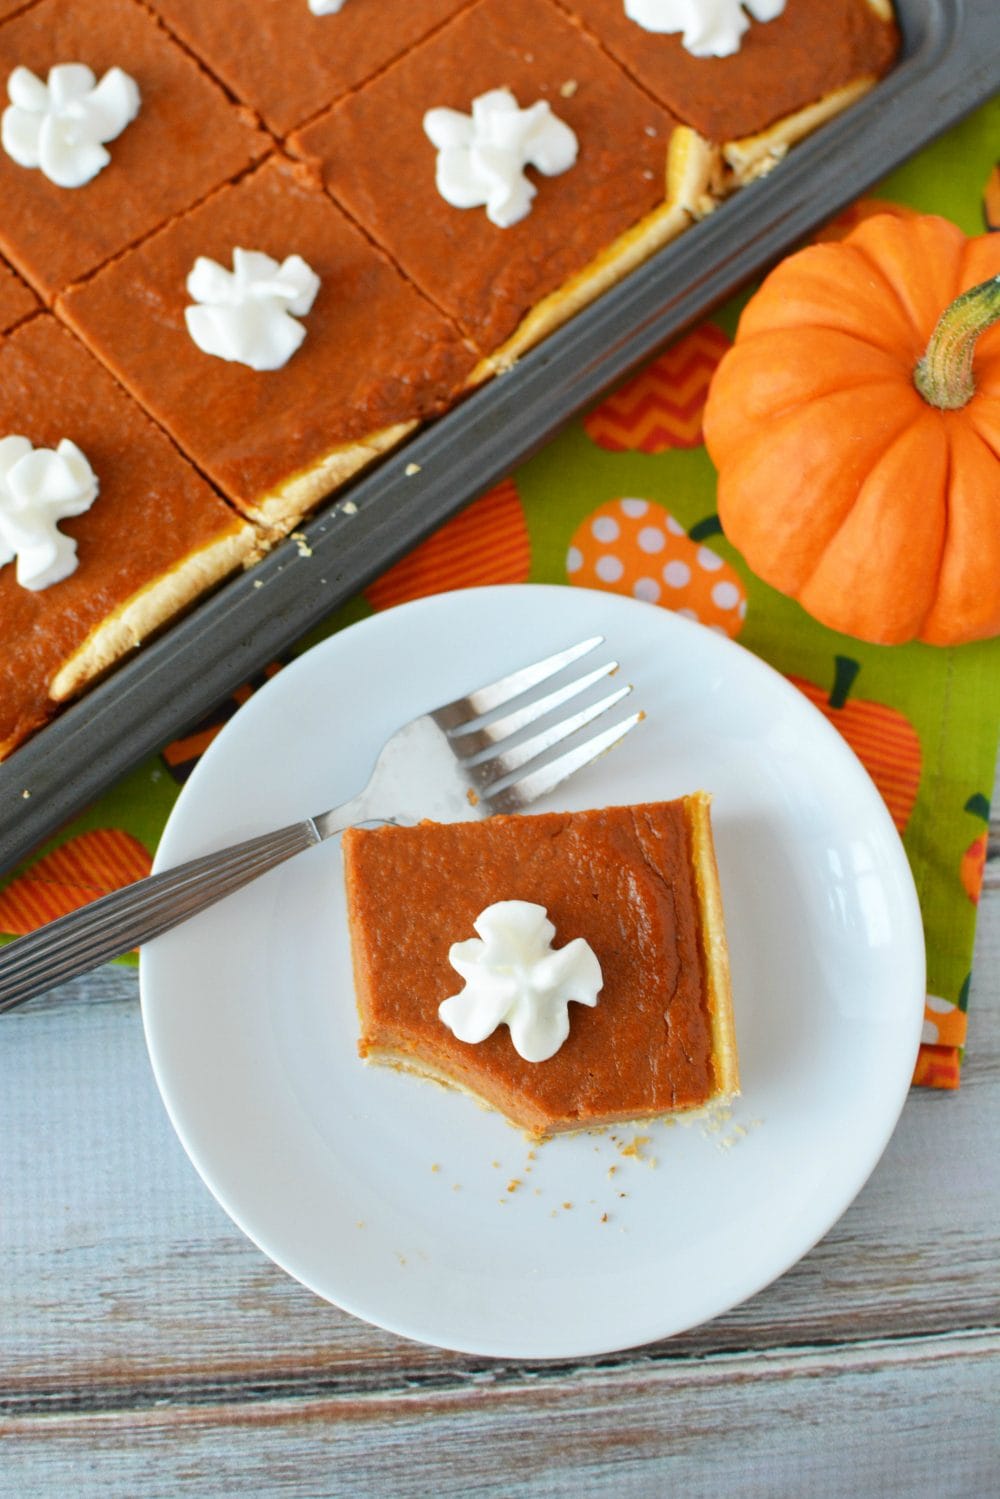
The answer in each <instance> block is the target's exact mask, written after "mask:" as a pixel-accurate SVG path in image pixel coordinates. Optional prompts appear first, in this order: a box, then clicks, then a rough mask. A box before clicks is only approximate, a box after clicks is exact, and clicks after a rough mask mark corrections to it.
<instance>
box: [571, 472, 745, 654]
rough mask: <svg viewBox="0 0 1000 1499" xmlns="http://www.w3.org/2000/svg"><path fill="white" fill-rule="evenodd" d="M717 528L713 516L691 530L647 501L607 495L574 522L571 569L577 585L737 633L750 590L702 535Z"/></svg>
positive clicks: (726, 632)
mask: <svg viewBox="0 0 1000 1499" xmlns="http://www.w3.org/2000/svg"><path fill="white" fill-rule="evenodd" d="M718 530H719V528H718V522H717V520H716V518H715V517H714V516H710V517H708V519H707V520H705V521H702V522H699V524H698V525H696V526H692V528H691V530H690V532H687V531H685V530H684V527H683V526H682V525H681V524H680V523H679V522H678V521H677V520H675V519H674V517H673V516H672V515H671V514H670V513H669V511H667V510H664V509H663V507H662V506H660V505H654V504H653V503H652V502H651V501H650V500H641V499H618V500H610V501H608V503H607V504H605V505H601V506H600V507H599V509H597V510H595V511H593V512H592V513H591V514H590V515H589V516H588V517H587V519H586V520H585V521H584V522H583V524H582V525H581V526H579V527H578V528H577V530H576V532H575V534H574V536H573V539H572V541H571V543H570V547H569V551H568V552H567V555H566V573H567V576H568V578H569V581H570V582H571V583H575V584H576V585H577V587H579V588H600V589H603V590H604V591H605V592H608V593H624V594H628V595H629V596H630V597H631V598H635V599H642V600H643V601H644V602H645V603H647V604H659V605H661V607H663V608H665V609H672V610H673V611H674V612H675V613H677V614H683V615H684V616H685V617H686V618H688V619H695V620H698V621H699V622H700V623H701V624H704V625H708V626H709V627H710V628H711V629H714V630H718V631H719V632H720V633H721V634H723V635H728V636H730V637H734V636H736V635H738V634H739V632H740V630H741V628H742V626H743V621H744V619H745V618H746V612H747V599H746V589H745V588H744V586H743V581H742V579H741V578H740V576H739V574H738V573H737V572H736V571H735V570H734V569H733V568H732V567H730V565H729V563H728V562H726V561H725V559H724V558H722V557H720V556H719V554H718V552H715V551H713V550H712V548H711V547H709V546H706V545H705V544H704V542H703V540H702V538H703V537H704V536H707V535H717V534H718Z"/></svg>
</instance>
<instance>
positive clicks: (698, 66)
mask: <svg viewBox="0 0 1000 1499" xmlns="http://www.w3.org/2000/svg"><path fill="white" fill-rule="evenodd" d="M559 3H560V4H561V5H563V6H565V7H566V9H567V10H569V11H570V12H571V13H572V14H573V15H574V16H576V17H577V18H579V20H580V21H582V22H583V23H584V25H585V26H586V27H587V29H588V30H589V31H590V32H591V33H592V34H593V35H594V36H596V37H597V38H598V39H599V40H600V42H601V43H602V45H603V46H605V47H606V48H607V50H608V51H609V52H610V53H611V54H612V56H614V57H616V58H617V59H618V61H619V62H620V63H622V65H623V66H624V67H625V68H627V69H628V71H629V72H630V73H631V74H632V76H633V77H634V78H636V79H637V80H638V82H639V83H641V84H642V86H643V88H645V89H647V90H648V91H649V93H650V94H652V95H653V97H654V98H655V99H658V100H659V101H660V103H661V104H663V105H664V106H665V107H666V108H667V109H670V110H672V111H673V112H674V114H675V115H677V117H678V119H681V120H683V121H684V122H685V123H686V124H687V125H690V126H692V127H693V128H694V129H695V130H696V131H697V132H698V133H699V135H700V136H701V137H703V138H704V139H705V140H708V141H711V142H713V143H714V144H716V145H717V146H718V147H719V148H720V149H721V152H722V155H723V157H724V159H725V161H726V163H727V165H728V167H729V169H730V171H731V173H732V179H733V180H732V181H731V183H730V185H737V186H738V185H739V184H740V183H741V182H745V181H747V180H749V179H750V178H752V177H754V176H756V175H759V174H760V173H761V172H762V171H764V170H766V169H767V168H768V167H769V166H772V165H773V164H774V162H775V161H776V160H778V159H779V158H780V157H781V156H782V155H783V154H784V153H785V152H786V151H787V150H788V148H789V146H791V145H793V144H794V143H795V142H796V141H798V140H800V139H801V138H802V137H803V136H805V135H808V134H809V133H810V132H811V131H812V130H815V129H816V128H817V127H818V126H819V125H821V124H823V123H824V121H826V120H827V119H829V118H831V117H832V116H833V115H835V114H838V113H839V112H840V111H841V110H842V109H845V108H847V106H848V105H850V104H852V103H853V102H854V101H855V100H856V99H857V98H859V97H860V96H861V95H862V94H863V93H865V92H866V91H867V90H868V89H869V88H871V87H872V85H873V84H874V83H875V82H876V81H877V80H878V79H879V78H880V77H882V75H883V74H884V73H886V72H887V71H888V69H889V68H890V67H891V66H892V63H893V62H894V60H895V57H896V54H897V52H898V50H899V31H898V29H897V27H896V24H895V20H894V17H893V9H892V0H787V3H786V5H785V8H784V11H783V12H782V14H781V15H780V16H777V17H776V18H775V19H774V20H772V21H756V20H751V21H750V26H749V28H748V30H747V31H746V32H745V33H744V35H743V37H742V38H741V40H740V46H739V50H738V51H737V52H735V53H733V54H732V55H730V56H728V57H696V56H694V55H692V53H691V52H689V51H688V50H687V49H686V48H685V46H684V44H683V41H682V39H681V37H680V35H678V34H666V33H657V32H652V31H647V30H646V29H645V28H644V27H642V26H640V25H639V24H638V23H637V22H636V21H633V20H631V19H630V18H629V17H628V16H627V15H626V14H625V7H624V4H623V3H622V0H559Z"/></svg>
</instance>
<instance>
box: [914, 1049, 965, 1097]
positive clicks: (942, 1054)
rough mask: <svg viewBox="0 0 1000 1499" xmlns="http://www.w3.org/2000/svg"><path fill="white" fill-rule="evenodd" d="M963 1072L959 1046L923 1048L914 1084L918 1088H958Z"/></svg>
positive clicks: (918, 1059)
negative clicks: (961, 1072)
mask: <svg viewBox="0 0 1000 1499" xmlns="http://www.w3.org/2000/svg"><path fill="white" fill-rule="evenodd" d="M960 1070H961V1063H960V1055H959V1048H958V1047H957V1046H921V1048H920V1051H919V1053H918V1055H917V1065H916V1067H915V1068H914V1071H913V1082H914V1086H915V1087H917V1088H957V1087H958V1084H959V1075H960Z"/></svg>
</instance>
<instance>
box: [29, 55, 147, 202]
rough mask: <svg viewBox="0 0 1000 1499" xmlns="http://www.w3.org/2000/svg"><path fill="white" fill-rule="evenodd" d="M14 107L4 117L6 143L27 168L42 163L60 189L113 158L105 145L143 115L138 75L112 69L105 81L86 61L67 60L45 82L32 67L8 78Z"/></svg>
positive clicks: (81, 181)
mask: <svg viewBox="0 0 1000 1499" xmlns="http://www.w3.org/2000/svg"><path fill="white" fill-rule="evenodd" d="M7 95H8V98H9V99H10V104H9V106H8V107H7V108H6V109H5V110H4V112H3V119H2V121H0V143H2V145H3V149H4V150H5V151H6V153H7V155H8V156H9V157H10V158H11V160H12V161H16V162H17V164H18V166H21V167H37V168H38V169H39V170H40V171H41V172H42V173H43V174H44V175H45V176H46V177H47V178H48V179H49V181H50V182H54V183H55V185H56V186H57V187H83V186H84V184H85V183H87V182H90V181H91V180H92V178H94V177H96V176H97V174H98V172H101V171H103V170H104V168H105V167H106V166H107V165H108V162H109V161H110V160H111V154H110V152H108V151H106V150H105V143H106V142H107V141H113V140H114V139H115V138H116V137H117V136H119V135H121V133H122V131H123V130H124V129H125V127H126V125H128V124H130V123H131V122H132V120H134V119H135V117H136V115H137V114H138V113H139V107H140V104H141V99H140V95H139V88H138V85H137V84H136V82H135V80H134V79H133V78H130V77H129V75H128V74H127V73H123V72H122V70H121V68H111V69H109V71H108V72H107V73H105V75H104V77H103V78H102V79H101V81H100V83H98V82H97V78H96V76H95V74H94V73H93V72H92V71H91V69H90V68H88V67H86V66H85V64H83V63H76V62H71V63H62V64H60V65H59V66H57V67H54V68H51V69H50V70H49V75H48V79H47V81H46V82H45V83H43V82H42V80H41V79H40V78H38V77H36V75H35V74H34V73H32V72H31V70H30V68H15V69H14V71H13V73H11V75H10V77H9V78H8V80H7Z"/></svg>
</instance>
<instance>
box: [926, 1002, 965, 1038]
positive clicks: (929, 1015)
mask: <svg viewBox="0 0 1000 1499" xmlns="http://www.w3.org/2000/svg"><path fill="white" fill-rule="evenodd" d="M967 1025H968V1016H967V1015H966V1013H965V1011H964V1010H963V1009H962V1008H961V1006H960V1005H956V1004H954V1003H953V1002H952V1001H951V1000H950V999H942V998H941V996H940V995H939V994H928V995H927V998H926V1000H925V1001H924V1028H923V1033H922V1035H921V1040H922V1041H923V1043H924V1045H925V1046H964V1045H965V1033H966V1028H967Z"/></svg>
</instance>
